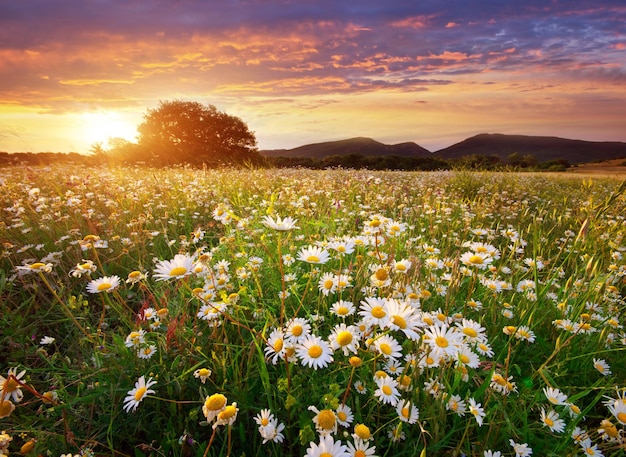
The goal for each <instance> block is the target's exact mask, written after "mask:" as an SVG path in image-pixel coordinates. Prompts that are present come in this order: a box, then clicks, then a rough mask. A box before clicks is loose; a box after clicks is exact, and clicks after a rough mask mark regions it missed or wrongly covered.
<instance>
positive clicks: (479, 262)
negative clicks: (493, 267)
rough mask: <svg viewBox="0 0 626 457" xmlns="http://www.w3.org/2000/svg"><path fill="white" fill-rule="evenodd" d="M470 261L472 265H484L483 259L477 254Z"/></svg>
mask: <svg viewBox="0 0 626 457" xmlns="http://www.w3.org/2000/svg"><path fill="white" fill-rule="evenodd" d="M468 260H469V263H471V264H472V265H482V263H483V258H482V257H481V256H479V255H475V254H474V255H473V256H471V257H470V258H469V259H468Z"/></svg>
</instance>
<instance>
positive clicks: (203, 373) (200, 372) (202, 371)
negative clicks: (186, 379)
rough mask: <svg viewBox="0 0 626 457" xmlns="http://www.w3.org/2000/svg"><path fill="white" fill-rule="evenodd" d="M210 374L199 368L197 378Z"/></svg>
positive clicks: (205, 369) (206, 370)
mask: <svg viewBox="0 0 626 457" xmlns="http://www.w3.org/2000/svg"><path fill="white" fill-rule="evenodd" d="M210 374H211V372H210V371H209V370H208V369H207V368H200V369H199V370H198V376H209V375H210Z"/></svg>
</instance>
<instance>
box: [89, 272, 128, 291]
mask: <svg viewBox="0 0 626 457" xmlns="http://www.w3.org/2000/svg"><path fill="white" fill-rule="evenodd" d="M119 285H120V277H119V276H117V275H113V276H103V277H102V278H98V279H94V280H92V281H89V284H87V292H89V293H90V294H99V293H100V292H111V291H113V290H115V289H117V287H118V286H119Z"/></svg>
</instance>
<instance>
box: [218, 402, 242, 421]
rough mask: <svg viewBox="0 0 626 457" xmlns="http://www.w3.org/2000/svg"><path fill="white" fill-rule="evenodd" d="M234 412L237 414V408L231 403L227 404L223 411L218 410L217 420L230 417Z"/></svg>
mask: <svg viewBox="0 0 626 457" xmlns="http://www.w3.org/2000/svg"><path fill="white" fill-rule="evenodd" d="M235 414H237V408H236V407H235V406H233V405H228V406H227V407H226V408H224V411H222V412H220V413H219V414H218V415H217V418H218V420H220V419H221V420H228V419H230V418H231V417H233V416H234V415H235Z"/></svg>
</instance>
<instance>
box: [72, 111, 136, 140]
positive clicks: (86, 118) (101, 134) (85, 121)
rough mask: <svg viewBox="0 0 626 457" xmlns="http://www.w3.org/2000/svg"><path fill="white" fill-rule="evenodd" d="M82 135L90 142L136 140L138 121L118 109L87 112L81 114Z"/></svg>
mask: <svg viewBox="0 0 626 457" xmlns="http://www.w3.org/2000/svg"><path fill="white" fill-rule="evenodd" d="M80 124H81V135H82V137H83V138H84V140H85V141H86V142H88V143H89V144H95V143H103V144H105V145H106V143H108V141H109V140H110V139H113V138H122V139H125V140H128V141H135V140H136V136H137V123H134V122H133V121H132V120H131V118H130V116H129V115H127V114H123V113H119V112H116V111H96V112H85V113H82V114H81V115H80Z"/></svg>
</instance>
